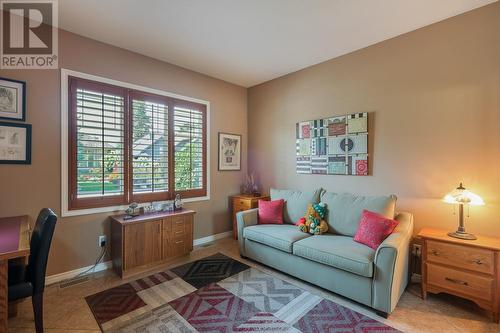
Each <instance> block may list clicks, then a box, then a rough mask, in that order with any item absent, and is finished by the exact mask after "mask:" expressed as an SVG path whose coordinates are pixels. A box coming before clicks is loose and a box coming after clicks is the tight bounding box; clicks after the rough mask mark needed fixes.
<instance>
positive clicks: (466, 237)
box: [448, 231, 477, 240]
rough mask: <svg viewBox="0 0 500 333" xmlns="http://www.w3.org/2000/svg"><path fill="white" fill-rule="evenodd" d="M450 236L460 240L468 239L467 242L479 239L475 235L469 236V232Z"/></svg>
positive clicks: (458, 232) (449, 234) (452, 233)
mask: <svg viewBox="0 0 500 333" xmlns="http://www.w3.org/2000/svg"><path fill="white" fill-rule="evenodd" d="M448 236H450V237H455V238H460V239H466V240H474V239H477V237H476V236H474V235H473V234H469V233H467V232H460V231H455V232H449V233H448Z"/></svg>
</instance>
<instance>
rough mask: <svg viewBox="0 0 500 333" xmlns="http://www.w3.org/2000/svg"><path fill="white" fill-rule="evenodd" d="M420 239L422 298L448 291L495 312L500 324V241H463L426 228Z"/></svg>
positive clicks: (482, 237)
mask: <svg viewBox="0 0 500 333" xmlns="http://www.w3.org/2000/svg"><path fill="white" fill-rule="evenodd" d="M418 236H419V237H420V238H422V240H423V248H422V297H423V298H424V299H425V298H426V297H427V293H441V292H445V293H448V294H452V295H456V296H459V297H463V298H466V299H469V300H471V301H473V302H475V303H476V304H477V305H479V306H480V307H481V308H483V309H486V310H488V311H491V312H492V313H493V320H494V321H495V322H497V323H498V321H499V311H500V238H492V237H484V236H478V237H477V240H462V239H458V238H453V237H450V236H448V235H447V231H445V230H439V229H431V228H424V229H422V230H421V231H420V232H419V234H418Z"/></svg>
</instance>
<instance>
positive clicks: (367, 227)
mask: <svg viewBox="0 0 500 333" xmlns="http://www.w3.org/2000/svg"><path fill="white" fill-rule="evenodd" d="M397 225H398V221H395V220H392V219H388V218H387V217H385V216H383V215H380V214H378V213H375V212H370V211H369V210H366V209H365V210H363V213H362V214H361V220H360V221H359V226H358V230H356V234H355V235H354V241H356V242H358V243H361V244H365V245H367V246H369V247H371V248H372V249H374V250H376V249H377V248H378V247H379V245H380V244H381V243H382V242H383V241H384V239H386V238H387V237H388V236H389V235H390V234H392V232H393V231H394V228H396V226H397Z"/></svg>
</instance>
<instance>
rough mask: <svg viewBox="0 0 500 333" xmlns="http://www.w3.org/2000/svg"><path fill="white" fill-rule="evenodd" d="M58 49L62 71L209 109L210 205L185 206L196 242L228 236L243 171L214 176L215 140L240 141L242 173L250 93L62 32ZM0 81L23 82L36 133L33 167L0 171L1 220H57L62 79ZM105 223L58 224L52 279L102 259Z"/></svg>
mask: <svg viewBox="0 0 500 333" xmlns="http://www.w3.org/2000/svg"><path fill="white" fill-rule="evenodd" d="M59 41H60V42H59V65H60V67H61V68H67V69H71V70H76V71H80V72H85V73H89V74H94V75H99V76H103V77H106V78H111V79H115V80H120V81H125V82H131V83H134V84H138V85H142V86H146V87H151V88H155V89H160V90H164V91H168V92H173V93H177V94H181V95H185V96H189V97H194V98H199V99H203V100H208V101H210V103H211V104H210V105H211V117H210V124H211V132H210V140H211V144H210V149H211V154H210V155H211V156H210V158H211V163H210V167H211V172H210V180H211V200H210V201H203V202H197V203H190V204H187V206H188V207H189V208H192V209H194V210H196V212H197V215H196V218H195V230H194V234H195V235H194V236H195V238H201V237H205V236H209V235H213V234H217V233H221V232H225V231H228V230H230V229H231V225H230V217H229V215H228V199H227V195H228V194H232V193H237V192H238V191H239V184H240V182H241V179H243V174H244V172H245V170H244V168H243V170H242V171H241V172H228V171H226V172H219V171H217V132H219V131H225V132H230V133H239V134H242V135H243V157H242V160H243V161H242V165H243V166H245V165H246V151H247V149H246V142H247V96H246V94H247V91H246V89H245V88H242V87H239V86H236V85H233V84H229V83H227V82H223V81H221V80H216V79H213V78H210V77H207V76H205V75H202V74H198V73H195V72H192V71H189V70H185V69H182V68H179V67H176V66H173V65H170V64H167V63H164V62H161V61H157V60H154V59H151V58H148V57H145V56H141V55H138V54H135V53H132V52H129V51H126V50H123V49H119V48H116V47H113V46H110V45H106V44H103V43H99V42H96V41H94V40H90V39H87V38H84V37H80V36H77V35H74V34H71V33H68V32H64V31H61V32H60V34H59ZM0 76H1V77H7V78H12V79H18V80H24V81H26V84H27V91H28V95H27V105H28V109H27V123H29V124H32V125H33V151H32V154H33V155H32V157H33V158H32V164H31V165H27V166H20V165H17V166H9V165H0V216H13V215H20V214H29V215H30V216H31V217H33V218H34V217H36V215H37V213H38V210H39V209H40V208H42V207H52V208H54V209H55V210H56V211H57V213H60V212H61V207H60V206H61V197H60V195H61V194H60V188H61V173H60V165H61V161H60V158H61V154H60V135H61V133H60V126H61V124H60V71H59V70H0ZM107 216H108V214H98V215H86V216H78V217H71V218H62V219H60V220H59V221H58V224H57V228H56V232H55V236H54V241H53V246H52V249H51V254H50V258H49V267H48V272H47V273H48V274H49V275H52V274H56V273H60V272H65V271H69V270H72V269H76V268H80V267H82V266H87V265H91V264H92V263H93V262H94V260H95V258H96V257H97V255H98V253H99V248H98V247H97V236H98V235H100V234H103V233H105V234H108V233H109V223H108V219H107Z"/></svg>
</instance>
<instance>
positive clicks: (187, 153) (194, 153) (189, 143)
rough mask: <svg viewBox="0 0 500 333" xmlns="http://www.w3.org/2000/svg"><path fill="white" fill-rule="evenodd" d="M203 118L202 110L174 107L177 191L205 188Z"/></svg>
mask: <svg viewBox="0 0 500 333" xmlns="http://www.w3.org/2000/svg"><path fill="white" fill-rule="evenodd" d="M203 117H204V113H203V112H202V111H200V110H196V109H191V108H184V107H177V106H176V107H174V141H175V142H174V144H175V146H174V151H175V158H174V163H175V190H176V191H184V190H196V189H202V188H203V184H204V182H203V181H204V179H203V144H204V142H203V134H204V133H203V132H204V129H203V124H204V119H203Z"/></svg>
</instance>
